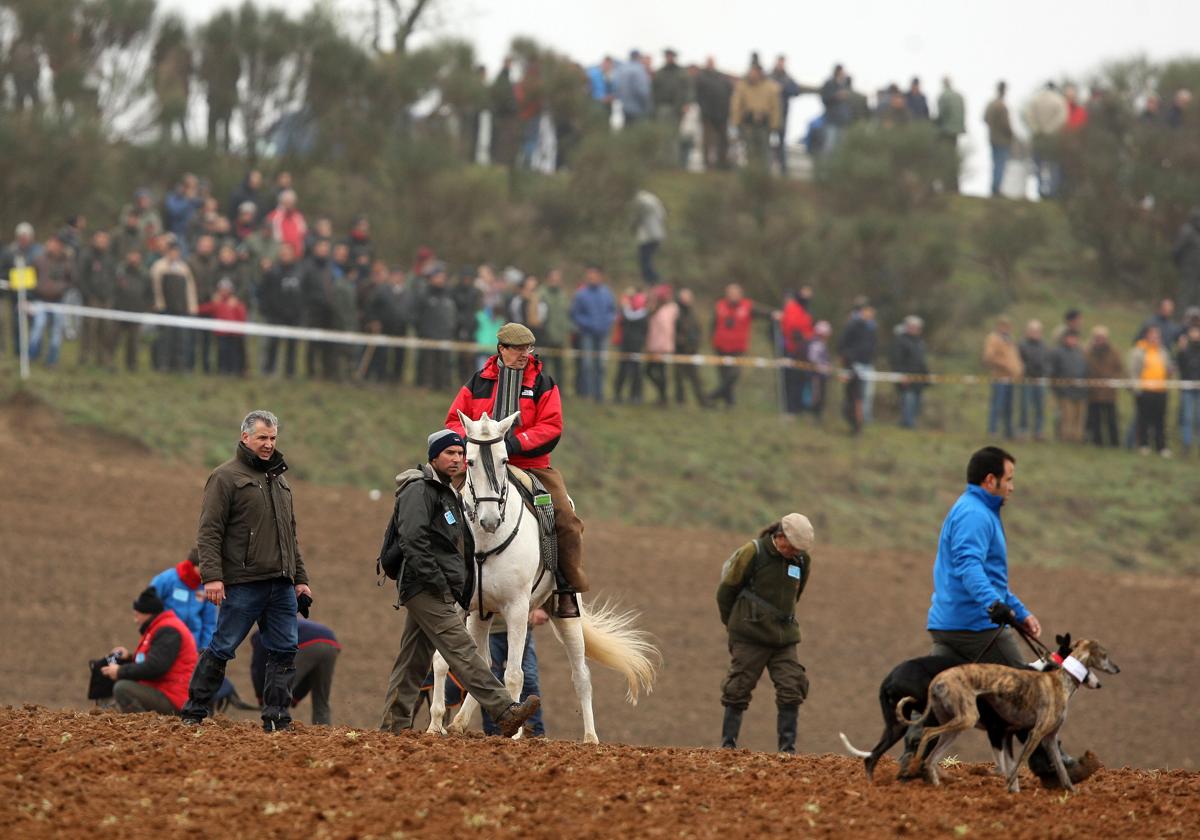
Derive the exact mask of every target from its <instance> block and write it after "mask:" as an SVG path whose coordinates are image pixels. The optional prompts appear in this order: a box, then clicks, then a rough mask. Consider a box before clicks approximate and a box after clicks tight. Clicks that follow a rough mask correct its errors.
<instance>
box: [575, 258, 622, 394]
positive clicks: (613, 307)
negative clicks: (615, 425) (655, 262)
mask: <svg viewBox="0 0 1200 840" xmlns="http://www.w3.org/2000/svg"><path fill="white" fill-rule="evenodd" d="M584 280H585V281H586V282H585V284H584V286H583V288H581V289H580V290H579V291H578V292H576V293H575V299H574V300H573V301H571V323H572V324H574V325H575V329H576V331H577V332H578V333H579V349H580V350H581V351H582V353H583V356H582V358H580V360H579V375H578V377H577V379H576V381H577V382H578V383H579V395H580V396H582V397H588V398H591V399H593V400H595V401H596V402H602V401H603V400H604V357H603V356H602V355H601V354H602V353H603V352H604V350H605V349H606V348H607V347H608V336H609V333H610V332H612V327H613V322H614V321H615V320H616V319H617V301H616V298H614V297H613V293H612V289H610V288H609V287H608V285H607V284H606V283H605V282H604V272H602V271H601V270H600V267H599V266H596V265H589V266H588V267H587V271H586V272H585V273H584Z"/></svg>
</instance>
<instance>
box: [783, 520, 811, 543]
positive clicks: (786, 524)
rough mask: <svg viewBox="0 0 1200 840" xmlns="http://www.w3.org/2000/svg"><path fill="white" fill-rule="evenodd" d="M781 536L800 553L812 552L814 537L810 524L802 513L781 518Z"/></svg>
mask: <svg viewBox="0 0 1200 840" xmlns="http://www.w3.org/2000/svg"><path fill="white" fill-rule="evenodd" d="M783 536H784V537H785V538H786V539H787V541H788V542H790V543H791V544H792V547H793V548H796V549H799V550H800V551H812V547H813V542H814V539H815V538H814V536H813V526H812V523H811V522H809V521H808V517H807V516H805V515H804V514H802V513H789V514H788V515H787V516H785V517H783Z"/></svg>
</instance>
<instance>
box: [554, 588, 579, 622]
mask: <svg viewBox="0 0 1200 840" xmlns="http://www.w3.org/2000/svg"><path fill="white" fill-rule="evenodd" d="M554 617H555V618H579V601H578V600H577V599H576V598H575V592H574V591H573V590H570V589H564V590H560V591H559V592H558V600H557V601H556V602H555V605H554Z"/></svg>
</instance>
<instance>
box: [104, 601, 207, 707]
mask: <svg viewBox="0 0 1200 840" xmlns="http://www.w3.org/2000/svg"><path fill="white" fill-rule="evenodd" d="M133 619H134V621H135V622H137V626H138V630H139V631H140V632H141V634H142V638H141V639H140V640H139V641H138V646H137V648H136V649H135V650H134V652H133V653H132V654H130V653H129V651H128V650H126V649H125V648H123V647H118V648H115V649H114V650H113V652H112V653H111V654H109V657H108V664H107V665H105V666H104V667H102V668H101V669H100V673H102V674H104V676H106V677H108V678H109V679H110V680H112V681H113V682H114V685H113V699H114V700H115V701H116V703H117V708H118V709H120V710H121V711H122V712H158V713H160V714H164V715H173V714H175V713H176V712H178V711H179V709H180V708H181V707H182V706H183V701H184V700H186V699H187V684H188V677H190V676H191V674H192V669H193V668H195V667H196V643H195V642H194V641H192V634H191V633H190V632H189V631H188V629H187V627H186V626H184V623H183V622H182V621H180V620H179V617H178V616H176V615H175V613H174V612H172V611H171V610H168V609H164V607H163V602H162V599H161V598H159V597H158V593H157V592H155V591H154V588H153V587H150V588H148V589H146V590H145V591H144V592H142V594H141V595H139V596H138V597H137V600H136V601H134V602H133Z"/></svg>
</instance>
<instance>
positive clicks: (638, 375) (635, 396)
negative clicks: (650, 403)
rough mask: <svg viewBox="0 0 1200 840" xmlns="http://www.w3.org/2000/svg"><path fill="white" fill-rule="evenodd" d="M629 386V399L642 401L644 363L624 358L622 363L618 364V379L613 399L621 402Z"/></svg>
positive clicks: (614, 387)
mask: <svg viewBox="0 0 1200 840" xmlns="http://www.w3.org/2000/svg"><path fill="white" fill-rule="evenodd" d="M626 386H628V390H629V401H630V402H634V403H640V402H641V401H642V363H641V362H635V361H633V360H632V359H622V360H621V363H620V365H618V366H617V381H616V384H615V385H614V386H613V399H614V400H616V401H617V402H621V400H622V399H623V398H624V393H625V390H626Z"/></svg>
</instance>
